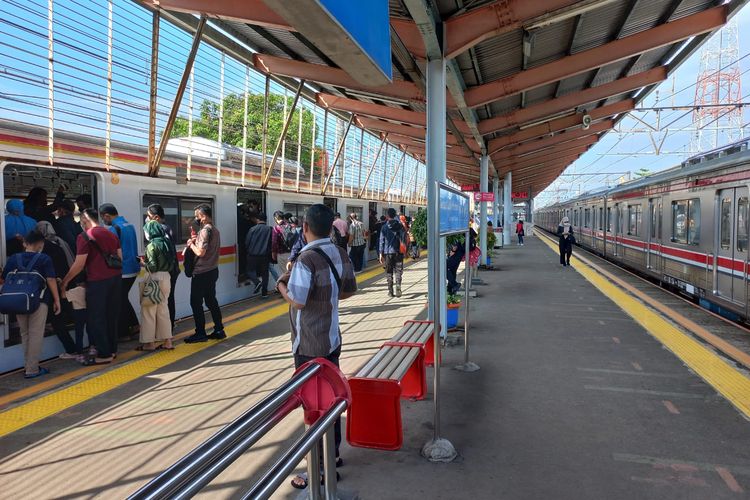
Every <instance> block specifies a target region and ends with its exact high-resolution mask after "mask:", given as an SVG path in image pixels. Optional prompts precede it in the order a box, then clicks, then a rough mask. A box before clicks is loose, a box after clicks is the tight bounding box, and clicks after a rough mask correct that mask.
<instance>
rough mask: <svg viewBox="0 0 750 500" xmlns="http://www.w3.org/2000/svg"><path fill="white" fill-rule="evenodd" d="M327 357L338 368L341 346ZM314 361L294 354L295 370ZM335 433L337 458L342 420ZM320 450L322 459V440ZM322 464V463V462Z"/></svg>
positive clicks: (311, 358)
mask: <svg viewBox="0 0 750 500" xmlns="http://www.w3.org/2000/svg"><path fill="white" fill-rule="evenodd" d="M321 357H325V359H327V360H328V361H330V362H331V363H333V364H334V365H336V366H339V357H341V346H339V347H338V348H337V349H336V350H335V351H333V352H332V353H331V354H329V355H328V356H321ZM313 359H316V358H314V357H311V356H303V355H301V354H297V353H294V368H299V367H300V366H302V365H304V364H305V363H307V362H308V361H312V360H313ZM333 433H334V434H335V439H336V456H337V457H338V456H339V447H340V446H341V419H340V418H337V419H336V422H335V423H334V424H333ZM318 448H319V449H320V453H321V457H322V456H323V440H322V439H321V440H320V443H319V446H318ZM321 463H322V462H321Z"/></svg>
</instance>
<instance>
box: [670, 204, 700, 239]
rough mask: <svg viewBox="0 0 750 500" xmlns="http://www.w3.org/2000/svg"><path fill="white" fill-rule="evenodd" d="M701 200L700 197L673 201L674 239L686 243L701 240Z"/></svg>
mask: <svg viewBox="0 0 750 500" xmlns="http://www.w3.org/2000/svg"><path fill="white" fill-rule="evenodd" d="M700 228H701V202H700V200H699V199H698V198H693V199H691V200H680V201H673V202H672V241H674V242H676V243H683V244H685V245H697V244H698V243H699V242H700Z"/></svg>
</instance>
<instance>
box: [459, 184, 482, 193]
mask: <svg viewBox="0 0 750 500" xmlns="http://www.w3.org/2000/svg"><path fill="white" fill-rule="evenodd" d="M461 191H464V192H469V193H470V192H472V191H479V184H461Z"/></svg>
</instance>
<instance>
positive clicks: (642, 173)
mask: <svg viewBox="0 0 750 500" xmlns="http://www.w3.org/2000/svg"><path fill="white" fill-rule="evenodd" d="M649 175H651V170H649V169H647V168H641V169H639V170H638V171H637V172H635V176H636V177H637V178H639V179H641V178H643V177H648V176H649Z"/></svg>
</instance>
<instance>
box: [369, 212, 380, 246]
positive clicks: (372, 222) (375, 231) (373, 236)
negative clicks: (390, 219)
mask: <svg viewBox="0 0 750 500" xmlns="http://www.w3.org/2000/svg"><path fill="white" fill-rule="evenodd" d="M378 222H379V221H378V213H377V212H376V211H375V210H370V219H369V221H368V226H367V229H368V230H369V231H370V246H369V247H368V248H369V250H370V251H371V252H374V251H375V250H377V249H378V236H379V235H380V234H379V233H380V226H378Z"/></svg>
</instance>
